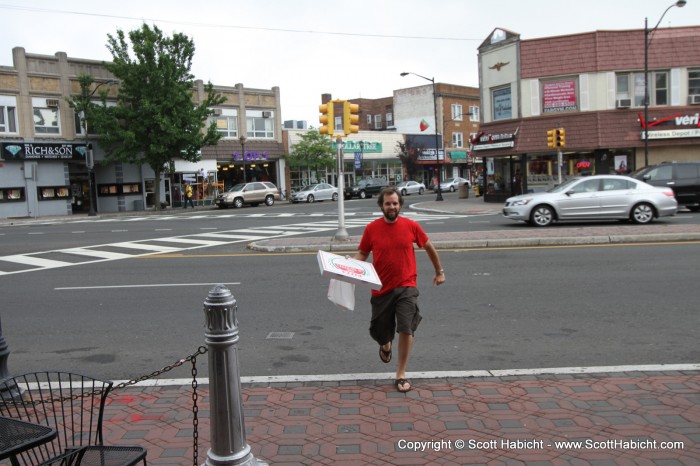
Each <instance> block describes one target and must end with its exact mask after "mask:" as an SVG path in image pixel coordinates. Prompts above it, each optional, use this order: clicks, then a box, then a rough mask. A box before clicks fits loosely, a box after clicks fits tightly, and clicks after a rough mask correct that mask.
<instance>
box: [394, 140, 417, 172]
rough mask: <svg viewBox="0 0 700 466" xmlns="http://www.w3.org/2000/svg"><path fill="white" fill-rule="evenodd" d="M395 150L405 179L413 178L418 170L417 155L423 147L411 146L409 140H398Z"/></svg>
mask: <svg viewBox="0 0 700 466" xmlns="http://www.w3.org/2000/svg"><path fill="white" fill-rule="evenodd" d="M395 150H396V154H397V155H396V156H397V157H398V158H399V159H400V160H401V164H402V165H403V167H404V170H405V171H406V177H407V178H406V179H407V180H414V179H415V176H416V172H417V171H418V157H419V156H420V154H421V152H422V151H423V147H422V146H421V147H413V145H412V144H411V142H410V141H405V142H402V141H398V142H397V143H396V149H395Z"/></svg>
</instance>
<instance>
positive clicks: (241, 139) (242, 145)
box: [238, 136, 248, 183]
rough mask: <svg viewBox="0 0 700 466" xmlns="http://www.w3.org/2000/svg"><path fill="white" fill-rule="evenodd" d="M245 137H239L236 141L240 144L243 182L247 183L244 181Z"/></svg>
mask: <svg viewBox="0 0 700 466" xmlns="http://www.w3.org/2000/svg"><path fill="white" fill-rule="evenodd" d="M246 139H247V138H246V137H245V136H241V137H240V138H238V140H239V141H240V142H241V160H242V161H243V182H244V183H247V182H248V181H247V180H246V174H245V141H246Z"/></svg>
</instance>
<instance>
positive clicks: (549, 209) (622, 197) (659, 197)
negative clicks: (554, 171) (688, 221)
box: [503, 175, 678, 227]
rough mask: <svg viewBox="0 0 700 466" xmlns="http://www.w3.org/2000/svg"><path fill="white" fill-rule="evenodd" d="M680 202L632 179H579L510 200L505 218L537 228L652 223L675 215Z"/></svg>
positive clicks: (662, 190)
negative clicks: (612, 222)
mask: <svg viewBox="0 0 700 466" xmlns="http://www.w3.org/2000/svg"><path fill="white" fill-rule="evenodd" d="M677 210H678V202H676V199H675V198H674V197H673V190H671V188H658V187H656V186H652V185H650V184H647V183H645V182H643V181H639V180H636V179H634V178H631V177H628V176H620V175H597V176H587V177H576V178H571V179H569V180H567V181H566V182H564V183H562V184H560V185H558V186H555V187H554V188H552V189H550V190H548V191H545V192H540V193H529V194H521V195H520V196H515V197H511V198H508V199H507V200H506V203H505V205H504V206H503V216H504V217H506V218H509V219H511V220H521V221H523V222H528V223H530V224H531V225H535V226H540V227H544V226H548V225H551V224H552V223H553V222H556V221H564V220H604V219H617V220H631V221H633V222H634V223H639V224H645V223H650V222H651V221H652V220H653V219H654V218H657V217H664V216H668V215H675V214H676V211H677Z"/></svg>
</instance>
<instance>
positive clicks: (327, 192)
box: [290, 183, 338, 203]
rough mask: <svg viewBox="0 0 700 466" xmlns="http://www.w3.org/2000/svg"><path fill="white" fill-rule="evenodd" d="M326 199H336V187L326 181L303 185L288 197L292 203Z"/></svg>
mask: <svg viewBox="0 0 700 466" xmlns="http://www.w3.org/2000/svg"><path fill="white" fill-rule="evenodd" d="M328 200H331V201H337V200H338V188H336V187H335V186H332V185H330V184H328V183H318V184H310V185H308V186H304V187H303V188H302V189H301V190H299V191H296V192H294V193H292V196H291V198H290V201H292V202H294V203H296V202H316V201H328Z"/></svg>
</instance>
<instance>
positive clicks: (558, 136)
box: [555, 128, 566, 147]
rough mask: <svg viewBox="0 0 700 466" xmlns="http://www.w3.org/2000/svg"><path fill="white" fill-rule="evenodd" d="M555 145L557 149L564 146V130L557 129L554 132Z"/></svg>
mask: <svg viewBox="0 0 700 466" xmlns="http://www.w3.org/2000/svg"><path fill="white" fill-rule="evenodd" d="M555 143H556V146H557V147H565V146H566V131H565V130H564V128H557V129H556V130H555Z"/></svg>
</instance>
